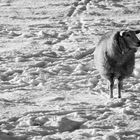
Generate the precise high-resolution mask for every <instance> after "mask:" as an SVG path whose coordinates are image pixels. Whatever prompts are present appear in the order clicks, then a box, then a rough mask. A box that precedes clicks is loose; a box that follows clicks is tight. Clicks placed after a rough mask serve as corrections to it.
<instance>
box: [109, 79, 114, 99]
mask: <svg viewBox="0 0 140 140" xmlns="http://www.w3.org/2000/svg"><path fill="white" fill-rule="evenodd" d="M113 87H114V78H113V76H112V77H110V79H109V92H110V98H113Z"/></svg>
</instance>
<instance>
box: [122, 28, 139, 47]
mask: <svg viewBox="0 0 140 140" xmlns="http://www.w3.org/2000/svg"><path fill="white" fill-rule="evenodd" d="M138 33H140V30H137V31H132V30H122V31H120V37H121V38H122V39H123V40H124V42H125V44H127V45H128V46H127V47H129V48H135V49H137V48H138V47H140V40H139V39H138V37H137V36H136V34H138Z"/></svg>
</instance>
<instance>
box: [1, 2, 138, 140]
mask: <svg viewBox="0 0 140 140" xmlns="http://www.w3.org/2000/svg"><path fill="white" fill-rule="evenodd" d="M120 28H132V29H140V1H139V0H134V1H130V0H122V1H121V0H28V1H27V0H0V140H140V94H139V93H140V52H139V51H138V52H137V53H136V66H135V69H134V75H133V77H130V78H128V79H125V80H124V90H123V91H122V97H123V98H122V99H117V98H116V97H117V93H116V88H115V89H114V93H115V98H114V99H109V95H108V88H107V84H106V81H104V80H103V79H101V78H100V76H99V74H98V71H97V70H96V69H95V67H94V63H93V52H94V49H95V44H96V43H97V41H98V39H99V38H100V37H101V35H103V34H104V33H105V32H107V31H110V30H112V29H113V30H114V29H120ZM138 37H140V35H138Z"/></svg>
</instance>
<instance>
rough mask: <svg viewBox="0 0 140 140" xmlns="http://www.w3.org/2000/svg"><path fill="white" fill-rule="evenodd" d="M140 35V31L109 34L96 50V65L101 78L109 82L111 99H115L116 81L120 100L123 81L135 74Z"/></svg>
mask: <svg viewBox="0 0 140 140" xmlns="http://www.w3.org/2000/svg"><path fill="white" fill-rule="evenodd" d="M138 33H140V30H136V31H134V30H127V29H122V30H117V31H110V32H107V33H106V34H105V35H103V36H102V37H101V39H100V40H99V42H98V44H97V46H96V48H95V51H94V64H95V67H96V69H97V70H98V71H99V74H100V75H101V77H102V78H104V79H107V80H108V82H109V93H110V98H113V88H114V80H115V79H117V92H118V98H121V89H122V86H123V79H124V78H126V77H130V76H131V74H132V72H133V69H134V65H135V52H136V51H137V49H138V47H140V40H139V39H138V38H137V36H136V34H138Z"/></svg>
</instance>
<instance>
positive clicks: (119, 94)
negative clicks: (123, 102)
mask: <svg viewBox="0 0 140 140" xmlns="http://www.w3.org/2000/svg"><path fill="white" fill-rule="evenodd" d="M122 87H123V81H122V78H118V83H117V89H118V98H121V89H122Z"/></svg>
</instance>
